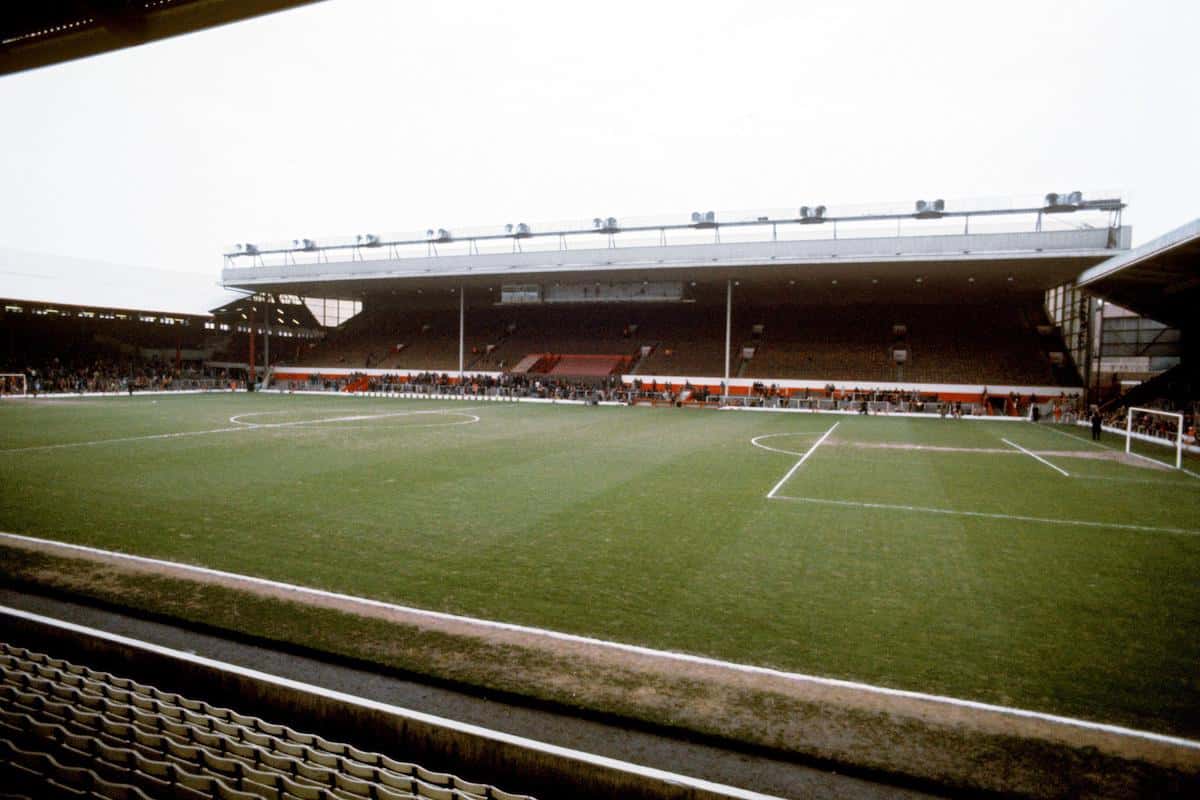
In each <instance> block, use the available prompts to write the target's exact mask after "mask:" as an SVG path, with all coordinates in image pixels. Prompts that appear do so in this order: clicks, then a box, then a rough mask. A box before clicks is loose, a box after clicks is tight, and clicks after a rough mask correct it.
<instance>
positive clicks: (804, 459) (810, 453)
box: [767, 422, 841, 500]
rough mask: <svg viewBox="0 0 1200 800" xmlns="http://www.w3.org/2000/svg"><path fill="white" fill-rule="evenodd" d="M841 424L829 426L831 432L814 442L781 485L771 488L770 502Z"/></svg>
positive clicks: (781, 480) (782, 480)
mask: <svg viewBox="0 0 1200 800" xmlns="http://www.w3.org/2000/svg"><path fill="white" fill-rule="evenodd" d="M840 424H841V423H839V422H835V423H833V424H832V425H831V426H829V430H827V431H825V433H823V434H821V438H820V439H817V441H815V442H813V446H812V447H810V448H808V449H807V450H805V451H804V455H802V456H800V460H799V461H797V462H796V463H795V464H793V465H792V468H791V469H789V470H788V471H787V474H786V475H784V476H783V477H782V478H780V479H779V483H777V484H775V485H774V486H773V487H771V491H769V492H767V499H768V500H770V499H772V498H773V497H775V493H776V492H778V491H779V490H780V489H781V488H782V487H783V485H784V484H785V483H787V481H788V478H790V477H792V475H793V474H795V472H796V470H798V469H800V465H801V464H803V463H804V462H805V461H807V460H808V457H809V456H811V455H812V454H813V453H815V452H816V451H817V448H818V447H820V446H821V444H822V442H824V441H825V440H826V439H828V438H829V434H831V433H833V429H834V428H836V427H837V426H838V425H840Z"/></svg>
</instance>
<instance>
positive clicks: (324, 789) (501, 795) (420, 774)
mask: <svg viewBox="0 0 1200 800" xmlns="http://www.w3.org/2000/svg"><path fill="white" fill-rule="evenodd" d="M0 773H3V774H4V777H5V779H6V791H8V792H9V793H10V794H11V795H12V796H20V797H30V798H33V797H43V796H45V791H46V789H47V788H48V787H49V788H50V789H51V790H52V791H54V792H55V793H56V796H61V797H97V798H110V799H111V800H125V798H129V799H131V800H141V799H142V798H155V797H177V798H228V799H229V800H242V799H243V798H247V799H248V798H295V799H296V800H327V799H328V800H333V799H334V798H346V799H347V800H349V799H350V798H378V799H379V800H393V798H395V799H396V800H399V799H400V798H429V800H483V799H484V798H495V800H522V799H523V798H526V796H524V795H514V794H509V793H507V792H504V791H502V790H500V789H497V788H496V787H494V786H490V785H487V784H482V783H474V782H471V781H467V780H463V779H462V778H459V777H457V776H455V775H451V774H448V773H444V772H436V771H431V770H427V769H425V768H423V767H421V766H420V765H418V764H412V763H407V762H402V761H397V760H395V759H392V758H389V757H388V756H385V755H382V754H380V753H373V752H366V751H362V750H359V749H357V748H355V747H352V746H350V745H347V744H341V743H338V742H332V741H328V740H326V739H324V738H322V737H320V736H317V735H313V734H306V733H301V732H298V731H295V730H293V729H292V728H290V727H288V726H286V725H275V724H272V723H269V722H266V721H264V720H262V719H259V718H257V717H254V716H248V715H242V714H239V713H237V712H235V711H232V710H230V709H227V708H220V707H216V706H212V705H210V704H208V703H206V702H203V701H197V700H191V699H188V698H186V697H183V696H181V695H178V694H174V693H169V692H163V691H159V690H158V689H156V688H154V687H152V686H148V685H144V684H141V683H137V682H134V681H132V680H129V679H126V678H121V677H118V676H114V675H112V674H109V673H107V672H100V671H96V670H92V669H89V668H87V667H83V666H79V665H76V664H73V663H70V662H67V661H63V660H59V659H54V658H50V657H48V656H46V655H43V654H40V653H35V652H31V651H29V650H26V649H23V648H19V647H14V646H11V645H9V644H7V643H0Z"/></svg>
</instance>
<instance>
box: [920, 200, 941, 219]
mask: <svg viewBox="0 0 1200 800" xmlns="http://www.w3.org/2000/svg"><path fill="white" fill-rule="evenodd" d="M945 210H946V201H945V200H941V199H938V200H933V201H932V202H931V201H928V200H918V201H917V210H916V212H915V213H914V214H913V216H914V217H916V218H917V219H939V218H941V217H942V216H944V212H945Z"/></svg>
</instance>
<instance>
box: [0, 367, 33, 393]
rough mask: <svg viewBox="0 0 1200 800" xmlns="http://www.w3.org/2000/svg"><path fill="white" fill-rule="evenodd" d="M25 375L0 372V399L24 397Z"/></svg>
mask: <svg viewBox="0 0 1200 800" xmlns="http://www.w3.org/2000/svg"><path fill="white" fill-rule="evenodd" d="M26 388H27V387H26V385H25V373H23V372H0V397H25V396H26V395H27V391H26Z"/></svg>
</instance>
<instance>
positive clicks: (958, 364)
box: [298, 298, 1079, 386]
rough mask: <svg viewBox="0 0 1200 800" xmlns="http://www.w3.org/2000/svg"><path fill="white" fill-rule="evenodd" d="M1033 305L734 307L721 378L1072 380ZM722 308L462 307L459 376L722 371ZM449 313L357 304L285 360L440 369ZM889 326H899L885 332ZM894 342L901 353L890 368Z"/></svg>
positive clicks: (451, 324)
mask: <svg viewBox="0 0 1200 800" xmlns="http://www.w3.org/2000/svg"><path fill="white" fill-rule="evenodd" d="M1039 302H1040V301H1039V300H1038V299H1037V298H1032V299H1028V300H1025V299H1023V300H1021V301H1017V302H1014V301H1008V302H996V303H990V304H983V303H977V304H972V305H966V306H964V305H952V304H944V303H943V304H908V305H889V304H881V303H873V304H866V303H861V304H850V305H842V306H831V305H786V306H785V305H774V306H765V305H763V306H759V305H755V306H747V307H739V308H737V309H736V310H735V313H734V317H735V321H734V325H733V340H732V350H733V356H732V358H733V360H732V362H731V375H732V376H735V377H744V378H762V379H765V380H776V379H811V380H835V381H860V382H863V383H871V382H883V381H897V380H907V381H910V382H918V383H971V384H989V383H990V384H1027V385H1038V386H1076V385H1078V384H1079V379H1078V374H1077V372H1076V371H1075V369H1074V367H1073V366H1072V365H1069V364H1067V365H1064V366H1063V367H1059V368H1058V369H1057V371H1056V369H1055V368H1054V367H1053V366H1052V365H1051V363H1050V358H1049V355H1048V352H1049V351H1052V350H1053V351H1059V352H1061V351H1062V350H1063V346H1062V343H1061V338H1060V337H1058V335H1057V333H1056V332H1052V333H1050V334H1042V333H1041V332H1040V330H1045V329H1046V327H1047V325H1048V323H1047V321H1046V319H1045V315H1044V312H1043V311H1042V310H1041V308H1040V307H1039ZM724 313H725V310H724V308H723V307H721V306H718V305H714V304H685V305H681V304H658V305H653V306H632V307H631V306H630V305H594V306H585V307H561V306H560V307H546V306H542V307H514V308H495V307H487V308H476V309H471V310H470V311H469V313H468V314H467V315H466V319H467V323H466V327H465V331H464V336H465V341H464V348H465V351H466V352H465V359H464V363H465V367H466V368H467V369H468V370H472V371H509V372H512V373H515V374H528V373H540V374H553V375H556V376H574V377H587V376H600V375H608V374H612V373H613V370H614V369H616V368H617V362H618V360H620V359H626V360H627V362H626V365H625V366H622V367H621V369H627V370H628V372H629V373H631V374H634V375H674V376H692V377H709V378H711V377H713V376H718V375H722V374H723V370H724V358H725V339H724ZM457 314H458V312H457V309H453V310H450V309H447V310H443V311H424V312H405V311H403V310H399V309H391V310H388V309H379V310H376V311H368V312H364V313H363V314H360V315H359V316H358V317H355V318H354V319H353V320H351V321H350V322H349V323H347V324H346V326H345V327H344V328H343V329H342V330H339V331H336V332H335V333H333V334H332V335H331V336H330V337H329V338H328V339H327V340H326V341H325V342H322V343H321V344H319V345H317V346H316V347H314V348H313V349H311V350H309V351H308V352H307V353H305V354H304V356H303V358H302V359H300V361H299V363H298V366H314V367H319V366H335V367H336V366H344V367H353V368H360V367H361V368H365V367H374V368H379V369H389V368H404V369H420V370H432V371H454V370H456V369H457V365H458V320H457ZM897 325H899V326H902V329H903V330H904V331H905V333H904V334H903V335H901V336H899V337H897V336H896V335H895V333H894V331H895V330H896V326H897ZM1039 329H1040V330H1039ZM897 345H903V346H904V347H905V349H906V350H907V353H908V359H907V361H906V362H905V363H904V364H903V365H902V366H901V367H899V368H898V367H897V364H896V361H895V358H894V356H893V348H894V346H897ZM744 352H751V353H752V355H751V356H750V357H749V358H744V357H743V353H744ZM597 356H607V357H608V358H609V366H607V367H605V366H604V365H601V364H600V363H599V362H598V361H597V360H596V358H595V357H597Z"/></svg>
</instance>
